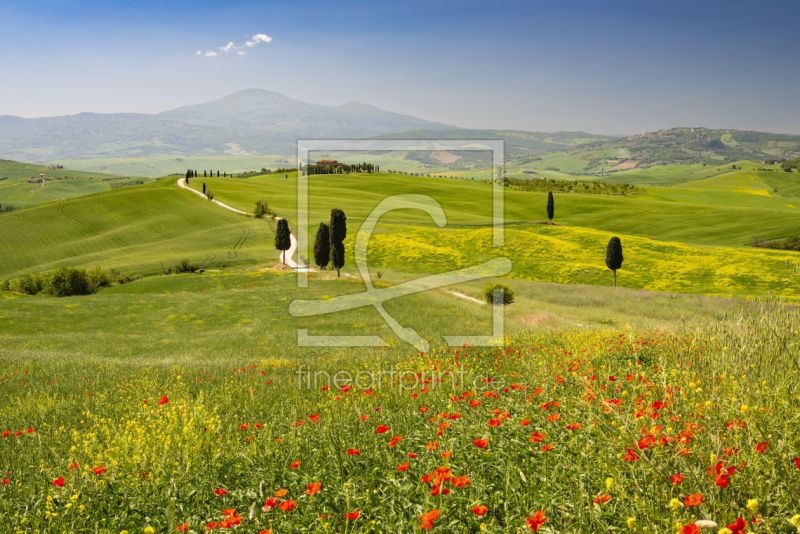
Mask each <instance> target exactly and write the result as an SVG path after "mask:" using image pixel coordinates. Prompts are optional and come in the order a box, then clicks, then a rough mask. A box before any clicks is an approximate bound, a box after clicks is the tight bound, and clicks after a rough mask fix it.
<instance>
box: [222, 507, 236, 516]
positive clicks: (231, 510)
mask: <svg viewBox="0 0 800 534" xmlns="http://www.w3.org/2000/svg"><path fill="white" fill-rule="evenodd" d="M222 515H224V516H225V517H230V516H234V515H236V508H228V509H227V510H223V511H222Z"/></svg>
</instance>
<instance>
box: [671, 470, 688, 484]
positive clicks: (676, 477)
mask: <svg viewBox="0 0 800 534" xmlns="http://www.w3.org/2000/svg"><path fill="white" fill-rule="evenodd" d="M685 478H686V475H682V474H680V473H678V474H676V475H672V476H671V477H669V479H670V480H671V481H672V483H673V484H675V485H676V486H680V485H681V482H683V479H685Z"/></svg>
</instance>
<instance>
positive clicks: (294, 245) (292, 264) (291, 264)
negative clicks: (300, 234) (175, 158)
mask: <svg viewBox="0 0 800 534" xmlns="http://www.w3.org/2000/svg"><path fill="white" fill-rule="evenodd" d="M178 186H179V187H182V188H184V189H186V190H187V191H191V192H192V193H194V194H195V195H197V196H199V197H200V198H202V199H204V200H207V199H206V196H205V195H204V194H203V193H201V192H200V191H197V190H195V189H192V188H191V187H189V186H188V185H186V178H181V179H180V180H178ZM211 202H213V203H214V204H216V205H217V206H221V207H223V208H225V209H226V210H230V211H232V212H234V213H238V214H240V215H250V214H249V213H247V212H245V211H242V210H237V209H236V208H233V207H231V206H228V205H227V204H223V203H222V202H220V201H219V200H212V201H211ZM275 218H276V219H280V217H275ZM289 237H290V238H291V241H292V246H291V247H289V250H287V251H286V265H288V266H289V267H291V268H292V269H295V270H296V271H307V272H313V269H309V268H308V267H305V266H300V265H298V264H297V262H295V261H294V260H293V259H292V256H294V253H295V252H297V238H296V237H295V236H294V234H291V233H290V234H289Z"/></svg>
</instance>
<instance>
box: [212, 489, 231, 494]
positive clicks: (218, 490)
mask: <svg viewBox="0 0 800 534" xmlns="http://www.w3.org/2000/svg"><path fill="white" fill-rule="evenodd" d="M214 493H216V494H217V495H227V494H228V490H226V489H225V488H220V489H215V490H214Z"/></svg>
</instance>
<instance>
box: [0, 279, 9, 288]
mask: <svg viewBox="0 0 800 534" xmlns="http://www.w3.org/2000/svg"><path fill="white" fill-rule="evenodd" d="M0 291H11V282H9V281H8V278H6V279H5V280H3V281H2V282H0Z"/></svg>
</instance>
